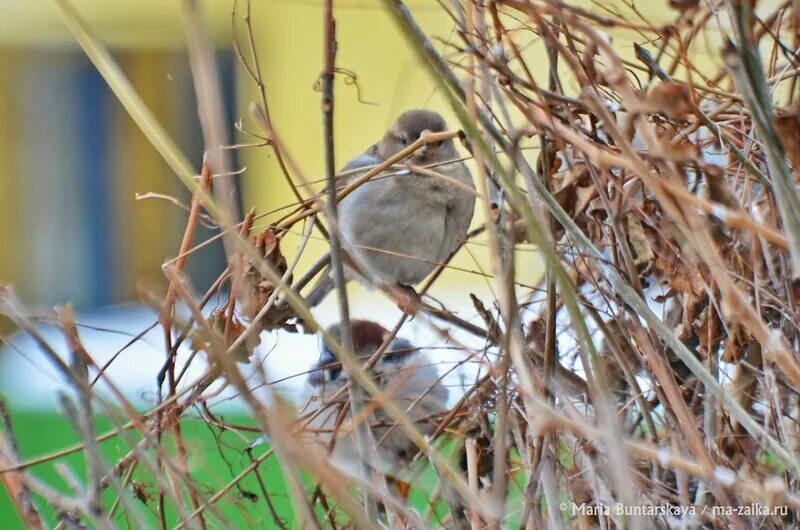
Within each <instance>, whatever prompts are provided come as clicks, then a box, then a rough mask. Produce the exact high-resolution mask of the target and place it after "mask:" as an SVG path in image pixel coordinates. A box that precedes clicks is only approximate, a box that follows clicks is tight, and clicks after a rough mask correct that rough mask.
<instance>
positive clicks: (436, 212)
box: [308, 110, 475, 306]
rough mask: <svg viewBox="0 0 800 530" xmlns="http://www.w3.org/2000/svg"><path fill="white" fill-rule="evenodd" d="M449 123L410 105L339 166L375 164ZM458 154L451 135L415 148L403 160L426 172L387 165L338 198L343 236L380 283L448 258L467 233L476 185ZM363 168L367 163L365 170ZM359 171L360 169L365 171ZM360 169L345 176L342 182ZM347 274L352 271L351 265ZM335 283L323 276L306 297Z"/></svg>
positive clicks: (404, 281)
mask: <svg viewBox="0 0 800 530" xmlns="http://www.w3.org/2000/svg"><path fill="white" fill-rule="evenodd" d="M446 129H447V125H446V124H445V121H444V119H442V117H441V116H440V115H439V114H437V113H435V112H432V111H429V110H409V111H407V112H404V113H403V114H402V115H401V116H400V117H399V118H397V121H395V122H394V123H393V124H392V126H391V127H389V130H388V131H386V134H385V135H384V136H383V139H381V141H380V142H378V143H376V144H375V145H373V146H372V147H370V148H369V149H367V151H366V152H364V153H362V154H360V155H358V156H357V157H355V158H354V159H353V160H351V161H350V162H349V163H348V164H347V165H346V166H345V167H344V168H343V169H342V171H349V170H352V169H357V168H363V167H366V166H373V165H375V164H380V163H381V162H383V161H385V160H386V159H388V158H390V157H391V156H393V155H395V154H397V153H398V152H400V151H402V150H403V149H405V148H406V147H408V146H409V145H411V144H412V143H413V142H415V141H416V140H417V139H418V138H420V136H422V135H423V133H426V132H428V133H437V132H442V131H445V130H446ZM457 158H459V155H458V152H457V151H456V147H455V144H454V142H453V140H445V141H440V142H437V143H434V144H428V145H424V146H422V147H420V148H419V149H417V151H415V152H414V154H413V155H412V156H410V157H409V158H408V159H406V162H407V163H409V164H412V165H415V166H420V167H426V168H429V169H430V170H431V171H432V172H435V173H438V174H439V175H440V176H437V175H434V174H430V173H426V174H423V173H418V172H413V171H403V170H400V171H398V170H397V169H389V170H388V171H386V172H384V173H382V174H379V175H376V176H375V177H373V178H372V179H371V180H370V181H368V182H367V183H365V184H363V185H361V186H359V187H358V188H357V189H356V190H354V191H353V192H352V193H351V194H350V195H348V196H347V197H345V198H344V199H343V200H342V202H341V203H340V205H339V226H340V228H341V233H342V236H343V238H344V240H345V241H346V242H348V243H349V244H350V245H352V246H353V247H355V248H356V249H358V250H360V252H359V256H360V257H361V258H362V259H363V260H364V261H365V262H366V264H367V266H368V267H369V269H370V270H372V271H373V272H374V273H375V274H376V275H377V276H378V277H379V278H380V279H381V280H382V281H383V282H385V283H386V284H388V285H394V286H399V287H407V288H410V287H412V286H414V285H416V284H417V283H419V282H421V281H422V280H423V279H424V278H425V277H426V276H427V275H428V274H430V273H431V272H432V271H433V269H434V268H435V267H436V265H437V264H438V263H441V262H443V261H444V260H446V259H447V258H448V257H449V256H450V255H451V254H452V253H453V252H454V251H455V250H456V248H457V247H458V244H459V243H460V242H461V241H462V240H463V239H464V237H465V236H466V234H467V230H468V228H469V224H470V221H471V220H472V213H473V210H474V207H475V192H474V184H473V181H472V175H471V174H470V172H469V169H468V168H467V166H466V164H464V162H462V161H455V162H452V161H453V160H455V159H457ZM365 171H366V170H365ZM365 171H364V172H365ZM364 172H357V173H355V174H353V175H350V176H348V177H346V181H345V182H343V184H349V183H350V182H352V181H354V180H356V179H358V178H359V177H360V176H361V175H363V174H364ZM348 276H349V277H350V278H352V277H353V276H354V273H353V271H349V274H348ZM332 287H333V282H332V280H331V279H330V277H329V275H325V276H324V277H323V279H322V280H321V281H320V283H319V284H318V285H317V286H316V287H315V288H314V289H313V291H312V293H311V294H310V295H309V297H308V302H309V304H310V305H311V306H315V305H317V304H318V303H319V302H321V301H322V299H323V298H324V297H325V296H326V295H327V294H328V292H330V290H331V289H332Z"/></svg>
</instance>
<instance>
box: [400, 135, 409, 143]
mask: <svg viewBox="0 0 800 530" xmlns="http://www.w3.org/2000/svg"><path fill="white" fill-rule="evenodd" d="M400 143H401V144H403V145H406V144H407V143H408V138H406V137H405V136H401V137H400Z"/></svg>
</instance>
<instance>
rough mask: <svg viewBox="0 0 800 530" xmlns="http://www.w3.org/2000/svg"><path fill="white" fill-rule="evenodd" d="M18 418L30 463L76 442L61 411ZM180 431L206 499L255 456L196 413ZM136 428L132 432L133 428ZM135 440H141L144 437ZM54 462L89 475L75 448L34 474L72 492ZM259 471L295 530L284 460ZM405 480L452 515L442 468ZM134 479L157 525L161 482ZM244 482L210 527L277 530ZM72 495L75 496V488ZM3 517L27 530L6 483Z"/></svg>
mask: <svg viewBox="0 0 800 530" xmlns="http://www.w3.org/2000/svg"><path fill="white" fill-rule="evenodd" d="M224 420H225V421H226V422H229V423H233V424H241V425H251V424H252V422H251V421H250V419H249V418H248V417H247V416H244V415H241V414H231V415H226V416H224ZM12 422H13V424H14V431H15V432H16V434H17V437H18V439H19V445H20V451H21V453H22V458H23V459H24V460H28V459H31V458H34V457H38V456H41V455H45V454H48V453H51V452H53V451H57V450H59V449H63V448H65V447H68V446H70V445H72V444H75V443H76V442H77V441H78V436H77V435H76V434H75V433H74V432H73V429H72V427H71V426H70V424H69V423H68V422H67V420H66V419H65V418H64V417H63V416H61V415H60V414H58V413H55V412H52V413H49V412H27V411H25V412H16V413H14V412H12ZM110 428H111V425H110V424H109V422H108V421H107V420H104V419H102V418H98V420H97V431H98V432H99V433H104V432H106V431H108V430H110ZM181 428H182V431H183V434H184V437H185V439H186V441H187V450H188V453H189V466H190V470H191V473H192V477H193V478H194V479H195V482H196V485H197V487H198V488H199V489H200V491H202V492H203V495H204V497H205V498H208V497H210V496H211V495H213V494H215V493H216V492H218V491H219V490H220V489H221V488H222V487H223V486H224V485H226V484H228V483H229V482H230V481H231V479H232V478H233V477H234V476H235V475H236V474H238V473H239V472H240V471H241V470H242V469H244V468H245V467H246V466H247V465H248V464H249V462H250V460H249V457H248V456H247V454H246V453H245V452H244V449H245V446H246V444H247V440H245V439H243V438H242V437H241V436H240V435H238V434H237V433H234V432H230V431H228V432H222V433H220V431H219V430H218V429H216V428H214V430H213V431H212V430H211V428H209V426H208V425H207V424H205V423H204V422H203V421H201V420H200V419H198V418H192V417H187V418H186V419H184V420H183V421H182V422H181ZM131 432H132V433H133V431H131ZM246 435H247V439H252V438H255V437H256V434H255V433H246ZM135 439H136V440H138V439H139V438H138V436H137V437H136V438H135ZM100 448H101V453H102V455H103V456H104V458H105V463H106V465H107V467H111V466H112V465H113V464H114V462H116V461H117V459H119V458H120V457H121V456H123V455H125V454H126V453H127V452H128V446H127V444H125V443H124V442H123V441H122V440H120V439H118V438H114V439H111V440H108V441H106V442H103V443H102V444H101V446H100ZM267 450H268V447H267V446H266V445H262V446H259V447H257V448H256V449H255V450H254V453H255V454H263V453H264V452H265V451H267ZM441 450H442V452H443V454H445V455H450V458H453V460H455V456H454V454H453V453H454V451H456V450H457V447H456V444H455V443H454V442H453V441H449V442H446V443H443V444H442V446H441ZM56 462H58V463H61V464H64V465H66V466H67V467H68V468H69V469H70V471H71V472H72V473H74V474H75V475H76V476H78V477H79V478H80V479H81V480H83V478H84V477H85V472H84V466H85V463H84V458H83V455H82V454H81V453H76V454H73V455H70V456H67V457H64V458H60V459H58V460H57V461H50V462H46V463H43V464H39V465H37V466H34V467H33V468H31V470H32V473H33V474H34V475H35V476H36V477H37V478H38V479H40V480H42V481H44V482H45V483H47V484H48V485H49V486H51V487H53V488H56V489H58V490H59V491H63V492H65V493H69V488H68V487H67V485H66V483H65V482H64V481H63V480H62V478H61V477H60V476H59V474H58V473H57V471H56V470H55V468H54V464H55V463H56ZM258 469H259V471H260V474H261V478H262V480H263V482H264V485H265V487H266V489H267V491H268V492H269V494H270V500H271V501H272V504H273V506H274V507H275V510H276V512H277V513H278V515H279V516H280V517H281V518H283V520H284V521H286V522H287V526H288V527H289V528H292V527H293V526H294V525H293V524H292V522H293V517H294V512H293V509H292V503H291V500H290V499H289V497H288V496H287V493H286V486H285V483H284V479H283V475H282V472H281V468H280V465H279V463H278V461H277V460H276V459H275V458H273V457H270V458H268V459H266V460H265V461H264V462H263V463H262V464H261V465H260V466H259V468H258ZM403 478H404V479H406V480H409V479H410V480H412V481H413V485H412V489H411V492H410V496H409V504H410V505H411V507H413V508H414V509H415V510H416V511H417V512H418V513H420V514H421V515H423V516H424V517H425V519H426V520H427V521H428V522H429V524H430V525H432V526H438V522H439V521H440V520H442V519H444V518H445V517H446V516H447V514H448V507H447V505H446V503H445V502H444V501H443V500H438V501H437V502H435V503H432V501H431V499H432V498H433V497H434V492H435V491H436V487H437V483H438V478H437V475H436V472H435V471H434V470H433V468H431V466H429V465H418V467H414V468H412V469H411V470H409V474H408V476H407V477H403ZM133 480H134V482H135V483H136V484H138V485H140V486H142V488H141V489H142V491H143V492H144V493H145V495H146V496H148V495H149V498H147V499H145V501H142V500H140V499H138V498H136V497H135V496H134V495H133V494H132V492H131V490H130V488H129V489H128V490H127V496H128V498H129V501H130V504H131V505H132V506H133V509H134V510H135V511H136V512H137V513H138V514H139V515H140V516H141V518H142V520H143V522H144V525H145V527H146V528H158V520H157V515H156V514H157V511H156V499H155V495H154V492H155V485H154V480H153V477H152V475H151V474H150V472H149V471H147V470H146V469H144V467H143V466H139V467H138V468H137V470H136V472H135V473H134V476H133ZM304 482H305V485H306V489H307V490H308V491H309V492H311V491H313V488H314V483H313V481H312V480H311V479H310V478H309V477H308V476H304ZM239 486H240V488H241V489H239V488H236V487H234V488H232V489H231V490H230V491H229V492H228V493H227V494H226V495H225V496H224V497H223V498H221V499H220V500H219V501H218V502H217V503H216V504H215V508H216V510H217V514H215V513H213V512H211V511H210V510H208V511H206V512H205V514H206V522H207V524H208V527H209V528H223V527H232V528H276V524H275V523H274V522H273V519H272V516H271V515H270V511H269V509H268V506H267V504H266V502H265V500H264V499H263V495H262V493H261V489H260V487H259V485H258V482H257V479H256V477H255V476H254V475H253V474H252V473H251V474H250V475H248V476H247V477H246V478H245V479H243V480H242V481H241V482H240V483H239ZM523 491H524V477H523V476H522V473H521V472H518V473H515V477H514V480H513V482H512V484H511V485H510V488H509V497H508V505H507V508H508V510H509V511H508V514H509V516H510V520H511V521H517V520H518V518H519V510H520V509H521V507H522V492H523ZM69 494H70V495H71V493H69ZM115 498H116V495H115V493H114V492H113V491H111V490H110V489H109V490H107V491H106V492H105V495H104V498H103V500H104V506H105V507H106V508H108V507H110V506H111V505H112V504H113V502H114V499H115ZM34 501H35V502H36V505H37V507H38V508H39V510H40V513H41V514H42V516H43V517H44V518H45V522H46V526H47V527H48V528H52V527H53V526H55V523H56V514H55V513H53V511H52V509H50V508H49V507H48V506H47V505H45V503H44V502H43V501H42V500H41V499H39V498H36V497H34ZM185 504H186V506H187V507H188V506H189V503H188V499H187V500H185ZM432 504H433V505H432ZM173 508H174V506H173V503H171V502H170V501H169V500H168V501H167V521H168V527H170V528H171V527H174V525H175V524H177V522H178V519H177V517H176V514H175V512H174V509H173ZM187 509H188V508H187ZM189 511H191V510H189ZM317 513H318V514H319V515H320V516H322V515H323V512H322V509H321V508H320V506H319V504H318V505H317ZM221 518H224V519H225V521H226V524H223V523H222V522H221ZM0 521H2V523H1V524H0V530H16V529H20V530H21V529H22V528H23V526H22V524H21V523H20V521H19V519H18V517H17V515H16V512H15V510H14V507H13V505H12V504H11V501H10V499H9V498H8V496H7V494H6V492H5V490H4V489H2V488H0ZM113 521H114V524H115V525H116V526H117V527H119V528H136V526H137V525H136V524H135V520H134V519H132V518H126V515H125V514H124V512H123V510H122V509H118V510H117V512H116V513H115V515H114V519H113Z"/></svg>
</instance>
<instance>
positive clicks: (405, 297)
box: [393, 284, 422, 316]
mask: <svg viewBox="0 0 800 530" xmlns="http://www.w3.org/2000/svg"><path fill="white" fill-rule="evenodd" d="M393 298H394V299H395V301H396V302H397V307H398V308H399V309H400V310H401V311H402V312H404V313H406V314H408V315H411V316H413V315H416V314H417V311H419V308H420V307H421V306H422V299H421V298H420V296H419V294H418V293H417V291H415V290H414V288H413V287H409V286H408V285H399V284H398V285H397V290H396V291H395V292H394V293H393Z"/></svg>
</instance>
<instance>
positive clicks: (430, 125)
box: [378, 109, 456, 165]
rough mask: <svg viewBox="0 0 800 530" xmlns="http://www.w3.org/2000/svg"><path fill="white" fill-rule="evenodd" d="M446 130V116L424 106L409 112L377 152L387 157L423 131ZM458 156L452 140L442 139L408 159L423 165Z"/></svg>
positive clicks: (422, 147)
mask: <svg viewBox="0 0 800 530" xmlns="http://www.w3.org/2000/svg"><path fill="white" fill-rule="evenodd" d="M446 130H447V124H446V123H445V121H444V119H443V118H442V117H441V116H440V115H439V114H437V113H435V112H433V111H430V110H423V109H414V110H409V111H406V112H404V113H403V114H401V115H400V117H399V118H397V120H396V121H395V122H394V123H393V124H392V126H391V127H389V130H388V131H386V135H384V137H383V139H382V140H381V142H380V144H378V153H379V154H380V156H381V157H382V158H383V159H384V160H385V159H387V158H389V157H391V156H394V155H396V154H397V153H399V152H400V151H402V150H403V149H405V148H406V147H408V146H409V145H411V144H412V143H414V142H416V141H417V140H418V139H419V138H420V136H422V135H423V134H428V133H439V132H444V131H446ZM455 157H456V151H455V146H454V144H453V140H443V141H438V142H434V143H430V144H425V145H423V146H421V147H420V148H418V149H417V150H416V151H415V152H414V154H412V155H411V156H410V157H409V159H410V160H411V162H412V163H414V164H419V165H423V164H430V163H432V162H439V161H443V160H448V159H451V158H455Z"/></svg>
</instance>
